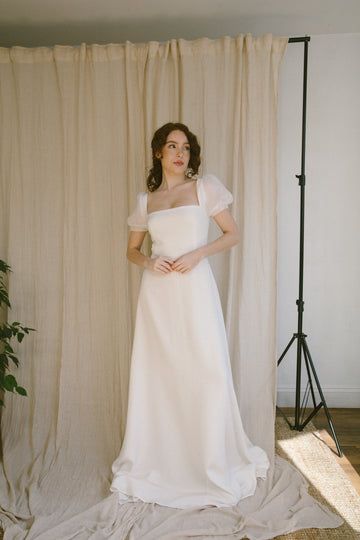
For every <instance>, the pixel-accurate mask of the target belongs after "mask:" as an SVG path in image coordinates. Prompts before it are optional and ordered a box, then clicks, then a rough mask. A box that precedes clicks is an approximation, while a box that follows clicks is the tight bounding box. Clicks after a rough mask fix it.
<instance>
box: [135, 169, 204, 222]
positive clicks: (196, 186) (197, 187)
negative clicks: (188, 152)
mask: <svg viewBox="0 0 360 540" xmlns="http://www.w3.org/2000/svg"><path fill="white" fill-rule="evenodd" d="M199 180H200V178H198V179H197V180H195V182H196V183H195V188H196V196H197V198H198V201H199V204H181V205H179V206H171V207H170V208H163V209H162V210H154V211H153V212H148V209H147V207H148V195H149V192H148V191H146V192H145V193H146V201H145V203H146V204H145V208H146V214H147V215H148V216H152V215H153V214H159V213H160V212H169V210H176V209H177V208H188V207H197V208H200V207H201V200H200V192H199V186H198V182H199Z"/></svg>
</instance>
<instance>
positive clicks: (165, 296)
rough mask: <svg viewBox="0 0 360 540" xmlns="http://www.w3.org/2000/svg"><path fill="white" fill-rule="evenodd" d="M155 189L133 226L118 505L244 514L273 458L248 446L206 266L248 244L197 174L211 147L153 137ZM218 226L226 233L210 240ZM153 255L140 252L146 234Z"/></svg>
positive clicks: (223, 194)
mask: <svg viewBox="0 0 360 540" xmlns="http://www.w3.org/2000/svg"><path fill="white" fill-rule="evenodd" d="M152 152H153V168H152V169H151V170H150V174H149V176H148V178H147V187H148V191H143V192H140V193H138V195H137V201H136V205H135V208H134V211H133V212H132V214H131V215H130V216H129V217H128V221H127V223H128V225H129V226H130V231H131V232H130V236H129V243H128V251H127V257H128V259H129V260H130V261H131V262H133V263H134V264H137V265H139V266H142V267H143V268H144V272H143V275H142V280H141V285H140V291H139V298H138V304H137V311H136V320H135V331H134V340H133V348H132V357H131V371H130V382H129V400H128V411H127V423H126V430H125V436H124V440H123V444H122V447H121V451H120V454H119V456H118V458H117V459H116V460H115V461H114V463H113V465H112V472H113V475H114V477H113V480H112V483H111V487H110V490H111V491H113V492H117V493H118V496H119V502H120V503H122V502H129V501H137V500H141V501H145V502H153V503H158V504H161V505H164V506H170V507H174V508H188V507H192V506H217V507H222V506H233V505H235V504H237V502H238V501H239V500H240V499H243V498H244V497H248V496H250V495H253V494H254V492H255V489H256V484H257V478H258V477H260V478H262V479H265V478H266V471H267V469H268V468H269V460H268V457H267V455H266V453H265V451H264V450H263V449H262V448H259V447H257V446H254V445H253V444H252V443H251V442H250V440H249V439H248V437H247V435H246V433H245V431H244V429H243V426H242V421H241V417H240V412H239V408H238V403H237V399H236V395H235V391H234V387H233V379H232V372H231V364H230V359H229V352H228V344H227V337H226V332H225V325H224V318H223V313H222V307H221V303H220V298H219V292H218V289H217V285H216V282H215V279H214V276H213V273H212V270H211V267H210V264H209V261H208V259H207V257H208V256H209V255H212V254H214V253H217V252H219V251H221V250H224V249H229V248H230V247H232V246H234V245H236V244H237V243H238V242H239V233H238V229H237V225H236V222H235V221H234V219H233V217H232V215H231V213H230V211H229V209H228V205H229V204H231V203H232V201H233V196H232V194H231V193H230V191H229V190H228V189H226V188H225V186H224V185H223V184H222V182H221V181H220V180H219V179H218V178H217V177H216V176H214V175H212V174H207V175H204V176H201V177H198V176H197V172H198V168H199V165H200V146H199V144H198V142H197V138H196V136H195V135H194V134H193V133H191V132H190V131H189V129H188V127H187V126H185V125H184V124H181V123H167V124H165V125H164V126H162V127H161V128H159V129H158V130H157V131H156V132H155V134H154V137H153V140H152ZM210 217H212V218H213V219H214V220H215V222H216V223H217V224H218V225H219V227H220V228H221V230H222V231H223V234H222V236H221V237H220V238H217V239H216V240H214V241H213V242H211V243H207V236H208V227H209V221H210ZM147 231H148V232H149V233H150V235H151V239H152V250H151V257H146V256H145V255H143V254H142V253H141V252H140V248H141V245H142V242H143V240H144V237H145V235H146V232H147Z"/></svg>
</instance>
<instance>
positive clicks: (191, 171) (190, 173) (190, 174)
mask: <svg viewBox="0 0 360 540" xmlns="http://www.w3.org/2000/svg"><path fill="white" fill-rule="evenodd" d="M185 176H187V177H188V178H195V179H196V178H197V177H198V175H197V174H195V173H194V169H192V168H191V167H188V168H187V169H186V173H185Z"/></svg>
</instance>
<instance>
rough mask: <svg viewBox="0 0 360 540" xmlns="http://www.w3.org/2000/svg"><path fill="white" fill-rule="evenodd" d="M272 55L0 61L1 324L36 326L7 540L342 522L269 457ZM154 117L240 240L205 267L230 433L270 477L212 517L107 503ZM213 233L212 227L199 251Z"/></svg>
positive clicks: (5, 519) (13, 400) (25, 377)
mask: <svg viewBox="0 0 360 540" xmlns="http://www.w3.org/2000/svg"><path fill="white" fill-rule="evenodd" d="M287 42H288V38H285V37H273V36H272V35H271V34H265V35H264V36H261V37H258V38H255V37H252V36H251V35H250V34H247V35H239V36H237V37H234V38H232V37H229V36H226V37H222V38H220V39H214V40H210V39H208V38H201V39H196V40H194V41H186V40H184V39H172V40H170V41H168V42H165V43H159V42H156V41H152V42H149V43H135V44H134V43H131V42H129V41H127V42H126V43H125V44H109V45H86V44H85V43H83V44H82V45H81V46H80V47H72V46H55V47H53V48H46V47H38V48H33V49H30V48H24V47H12V48H10V49H7V48H1V49H0V81H1V83H0V110H1V125H0V129H1V145H0V152H1V155H0V167H1V170H0V174H1V177H0V181H1V184H0V188H1V191H0V193H1V209H0V210H1V223H0V225H1V232H0V235H1V236H0V242H1V243H0V258H1V259H4V260H6V261H7V262H8V264H10V265H11V267H12V270H13V273H12V274H11V275H10V277H9V295H10V301H11V303H12V310H10V311H9V313H8V320H9V322H12V321H21V323H22V324H24V325H27V326H30V327H32V328H36V332H33V333H31V334H30V335H29V336H26V338H25V339H24V341H23V342H22V343H21V344H18V345H15V344H14V347H15V349H16V351H17V353H18V356H19V359H20V367H19V369H17V370H16V377H17V379H18V382H19V384H21V385H22V386H25V388H26V389H27V391H28V397H21V396H18V395H8V394H7V395H6V397H5V404H6V408H5V409H4V410H3V412H2V420H1V439H2V447H3V463H2V467H1V469H0V507H1V511H0V518H1V522H2V524H3V526H4V527H5V528H6V533H5V539H6V540H8V539H10V538H11V539H15V538H16V539H17V540H20V539H23V538H27V539H33V538H37V539H40V540H45V539H49V540H54V539H56V540H59V539H70V538H76V539H77V540H78V539H86V538H92V539H100V538H116V539H122V538H129V539H135V538H140V537H141V538H142V539H146V540H150V539H154V540H159V539H160V538H162V539H165V538H189V537H192V536H196V537H197V538H208V536H213V537H216V538H217V537H219V536H220V535H230V534H232V535H234V537H236V538H242V537H243V536H245V535H247V536H248V537H249V538H251V539H267V538H273V537H274V536H276V535H279V534H281V533H286V532H289V531H295V530H298V529H301V528H305V527H336V526H338V525H340V524H341V523H342V520H341V518H339V517H338V516H336V515H335V514H333V513H332V512H331V511H330V510H329V509H328V508H326V507H324V506H322V505H320V504H319V503H317V502H316V501H315V500H314V499H313V498H311V497H310V496H309V495H308V494H307V490H306V485H307V483H306V480H305V479H304V478H303V477H302V475H301V474H300V473H299V472H298V471H296V470H295V469H294V468H293V467H292V466H291V465H289V464H288V463H287V462H286V461H284V460H282V459H280V458H279V457H277V456H276V455H275V454H274V420H275V396H276V373H277V370H276V360H277V358H276V350H275V336H276V328H275V324H276V316H275V314H276V256H277V245H276V228H277V223H276V196H277V194H276V133H277V126H276V118H277V86H278V74H279V69H280V64H281V60H282V57H283V55H284V52H285V49H286V46H287ZM168 121H181V122H184V123H185V124H187V125H188V126H189V127H190V129H191V130H192V131H194V132H195V133H196V134H197V135H198V138H199V141H200V144H201V146H202V166H201V170H200V173H201V174H202V173H206V172H211V173H214V174H216V175H217V176H218V177H219V178H221V180H222V181H223V182H224V184H225V185H226V186H227V187H228V188H229V189H230V190H231V191H232V193H233V194H234V204H233V206H232V212H233V215H234V217H235V219H236V221H237V222H238V224H239V228H240V230H241V236H242V241H241V243H240V244H238V246H237V247H235V248H233V249H232V250H230V251H229V252H223V253H220V254H217V255H214V256H212V257H211V258H210V262H211V264H212V265H213V269H214V273H215V277H216V278H217V281H218V285H219V289H220V293H221V298H222V303H223V309H224V315H225V320H226V326H227V332H228V338H229V346H230V353H231V359H232V369H233V376H234V383H235V389H236V393H237V398H238V401H239V407H240V409H241V414H242V418H243V422H244V427H245V430H246V431H247V433H248V435H249V436H250V438H251V439H252V441H253V442H254V443H256V444H258V445H260V446H261V447H263V448H264V449H265V450H266V451H267V453H268V455H269V456H270V458H271V470H270V473H269V475H268V478H267V480H266V481H265V482H264V483H263V484H262V485H261V487H259V488H258V489H257V491H256V493H255V495H254V496H253V497H249V498H247V499H244V500H242V501H240V503H239V504H238V505H237V506H236V507H234V508H231V509H230V508H228V509H225V510H224V509H221V508H220V509H216V508H214V509H211V508H207V509H206V510H201V509H199V508H194V509H191V510H180V509H172V508H167V507H160V506H159V505H156V504H146V503H141V504H138V503H136V504H134V503H129V504H126V505H123V506H121V507H120V506H119V505H118V504H117V496H116V494H110V492H109V485H110V481H111V470H110V466H111V463H112V462H113V461H114V459H115V458H116V457H117V455H118V453H119V450H120V447H121V441H122V437H123V434H124V426H125V420H126V407H127V387H128V377H129V362H130V353H131V343H132V334H133V325H134V316H135V308H136V301H137V293H138V287H139V283H140V278H141V272H142V270H141V269H140V268H139V267H136V266H135V265H132V264H130V263H129V262H128V261H127V259H126V256H125V252H126V244H127V235H128V227H127V223H126V218H127V216H128V215H129V213H130V211H131V209H132V208H133V205H134V202H135V198H136V194H137V193H138V192H139V191H143V190H144V189H145V175H146V171H147V168H148V167H150V166H151V152H150V150H151V149H150V141H151V137H152V134H153V132H154V131H155V129H157V128H158V127H159V126H160V125H162V124H163V123H165V122H168ZM218 234H219V230H218V229H217V226H216V225H215V222H212V224H211V230H210V236H209V241H210V240H212V239H213V238H215V237H216V236H217V235H218ZM149 249H150V239H149V238H148V239H147V243H146V245H145V247H144V252H145V253H146V252H147V253H149ZM185 436H186V434H185ZM180 530H181V532H180Z"/></svg>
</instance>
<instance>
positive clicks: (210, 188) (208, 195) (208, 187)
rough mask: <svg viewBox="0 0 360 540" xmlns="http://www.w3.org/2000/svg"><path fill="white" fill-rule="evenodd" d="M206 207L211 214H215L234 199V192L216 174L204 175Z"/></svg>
mask: <svg viewBox="0 0 360 540" xmlns="http://www.w3.org/2000/svg"><path fill="white" fill-rule="evenodd" d="M203 186H204V192H205V201H206V209H207V213H208V215H209V216H215V215H216V214H218V213H219V212H221V210H224V209H225V208H227V207H228V205H229V204H231V203H232V202H233V200H234V198H233V195H232V193H231V192H230V191H229V190H228V189H227V188H226V187H225V186H224V184H223V183H222V182H221V181H220V180H219V179H218V178H217V176H215V175H214V174H207V175H205V176H204V177H203Z"/></svg>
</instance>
